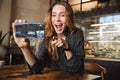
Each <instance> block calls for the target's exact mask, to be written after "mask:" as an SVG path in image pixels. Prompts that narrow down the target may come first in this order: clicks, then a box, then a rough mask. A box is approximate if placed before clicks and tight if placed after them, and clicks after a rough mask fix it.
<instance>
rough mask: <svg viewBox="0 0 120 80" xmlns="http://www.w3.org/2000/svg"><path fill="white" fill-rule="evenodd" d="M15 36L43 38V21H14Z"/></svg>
mask: <svg viewBox="0 0 120 80" xmlns="http://www.w3.org/2000/svg"><path fill="white" fill-rule="evenodd" d="M15 26H16V37H18V38H26V39H44V23H16V25H15Z"/></svg>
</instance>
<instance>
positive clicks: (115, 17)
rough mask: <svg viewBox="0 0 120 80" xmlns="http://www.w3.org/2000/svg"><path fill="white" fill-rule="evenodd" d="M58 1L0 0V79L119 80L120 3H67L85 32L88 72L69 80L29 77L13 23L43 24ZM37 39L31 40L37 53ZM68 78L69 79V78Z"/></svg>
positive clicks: (53, 79)
mask: <svg viewBox="0 0 120 80" xmlns="http://www.w3.org/2000/svg"><path fill="white" fill-rule="evenodd" d="M55 1H59V0H0V80H120V76H119V75H120V3H119V0H64V1H67V2H68V3H69V4H70V5H71V7H72V9H73V11H74V15H75V24H76V26H77V27H79V28H80V29H81V30H82V31H83V33H84V39H85V41H84V50H85V71H86V75H85V76H83V77H82V78H81V77H80V76H78V75H72V77H70V78H69V77H68V75H66V74H67V73H66V72H60V73H59V72H52V73H51V72H49V70H48V71H46V72H47V73H45V74H37V75H29V74H27V72H29V71H28V69H27V67H26V66H25V64H26V63H25V59H24V57H23V54H22V52H21V50H20V48H18V46H17V45H16V43H15V41H14V38H13V35H12V22H13V21H14V20H16V19H25V20H27V22H36V23H37V22H42V21H43V20H44V16H45V13H46V12H47V9H48V8H49V6H50V5H52V4H53V3H54V2H55ZM35 42H36V39H30V45H31V49H32V50H33V51H34V48H35V47H34V46H35ZM66 77H67V78H66Z"/></svg>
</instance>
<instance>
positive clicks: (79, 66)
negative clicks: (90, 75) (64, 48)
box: [66, 30, 85, 74]
mask: <svg viewBox="0 0 120 80" xmlns="http://www.w3.org/2000/svg"><path fill="white" fill-rule="evenodd" d="M68 43H69V46H70V48H71V52H72V57H71V58H70V59H69V60H67V59H66V66H67V69H68V71H70V72H80V73H81V74H82V73H83V71H84V58H85V53H84V36H83V32H82V31H81V30H78V31H77V32H74V33H73V35H72V36H71V38H70V39H69V41H68Z"/></svg>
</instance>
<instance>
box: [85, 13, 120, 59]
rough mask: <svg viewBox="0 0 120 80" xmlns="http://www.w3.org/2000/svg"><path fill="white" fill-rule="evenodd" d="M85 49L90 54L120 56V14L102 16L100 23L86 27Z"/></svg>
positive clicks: (110, 56) (109, 56)
mask: <svg viewBox="0 0 120 80" xmlns="http://www.w3.org/2000/svg"><path fill="white" fill-rule="evenodd" d="M116 16H117V17H116ZM118 18H119V19H118ZM113 20H114V21H113ZM85 51H86V54H88V55H94V56H98V57H108V58H120V15H109V16H103V17H100V18H99V24H93V25H91V27H89V28H87V29H86V42H85Z"/></svg>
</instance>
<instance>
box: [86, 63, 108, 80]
mask: <svg viewBox="0 0 120 80" xmlns="http://www.w3.org/2000/svg"><path fill="white" fill-rule="evenodd" d="M84 65H85V71H90V72H100V74H101V78H102V80H104V74H105V73H106V72H107V71H106V68H104V67H103V66H101V65H100V64H97V63H92V62H85V64H84Z"/></svg>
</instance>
